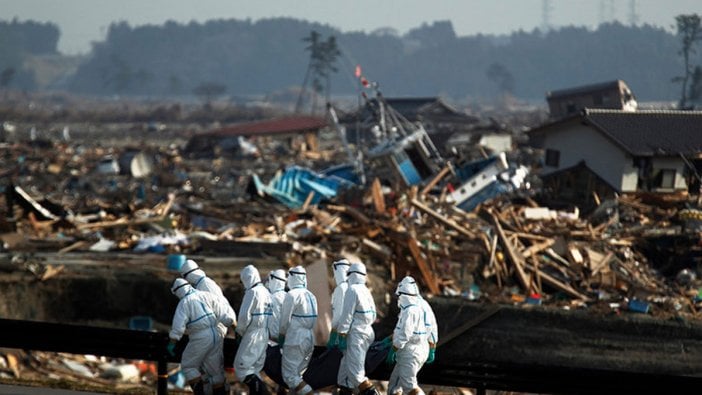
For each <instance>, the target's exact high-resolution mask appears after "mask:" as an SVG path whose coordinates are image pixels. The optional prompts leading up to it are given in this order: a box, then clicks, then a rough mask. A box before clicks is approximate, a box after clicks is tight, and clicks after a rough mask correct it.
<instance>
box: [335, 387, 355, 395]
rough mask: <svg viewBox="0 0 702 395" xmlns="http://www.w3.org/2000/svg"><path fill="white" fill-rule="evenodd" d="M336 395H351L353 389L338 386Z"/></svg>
mask: <svg viewBox="0 0 702 395" xmlns="http://www.w3.org/2000/svg"><path fill="white" fill-rule="evenodd" d="M338 395H353V389H351V388H349V387H344V386H341V385H340V386H339V393H338Z"/></svg>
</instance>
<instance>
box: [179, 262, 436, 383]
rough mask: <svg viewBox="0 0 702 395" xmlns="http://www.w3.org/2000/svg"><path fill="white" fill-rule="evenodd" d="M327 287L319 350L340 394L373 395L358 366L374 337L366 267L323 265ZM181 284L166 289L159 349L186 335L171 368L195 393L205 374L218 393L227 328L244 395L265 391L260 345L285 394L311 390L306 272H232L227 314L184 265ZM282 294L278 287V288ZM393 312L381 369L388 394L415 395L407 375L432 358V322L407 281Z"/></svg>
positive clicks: (211, 288)
mask: <svg viewBox="0 0 702 395" xmlns="http://www.w3.org/2000/svg"><path fill="white" fill-rule="evenodd" d="M332 269H333V273H334V279H335V282H336V287H335V288H334V291H333V293H332V322H331V332H330V335H329V341H328V342H327V347H328V348H329V349H333V348H338V349H339V350H340V351H341V352H342V353H343V357H342V358H341V363H340V366H339V371H338V375H337V380H336V382H337V386H338V389H339V394H340V395H351V394H353V392H354V391H355V390H357V391H358V393H359V395H376V394H378V390H377V389H376V388H375V386H374V385H373V383H372V382H371V381H370V380H369V379H368V377H367V376H366V372H365V360H366V354H367V352H368V349H369V348H370V346H371V344H372V343H373V342H374V340H375V333H374V331H373V327H372V325H373V323H374V322H375V320H376V316H377V313H376V306H375V302H374V300H373V296H372V294H371V292H370V290H369V289H368V287H367V286H366V278H367V273H366V267H365V265H364V264H363V263H351V262H349V261H348V260H346V259H341V260H338V261H335V262H334V263H333V264H332ZM179 271H180V275H181V277H179V278H177V279H176V280H175V281H174V282H173V285H172V288H171V291H172V292H173V294H174V295H176V296H177V297H178V298H179V299H180V301H179V303H178V306H177V308H176V312H175V314H174V316H173V324H172V328H171V331H170V332H169V337H170V342H169V344H168V348H167V349H168V352H169V353H171V354H172V355H175V345H176V342H177V341H178V340H180V339H181V337H182V336H183V335H184V334H187V335H188V336H189V341H188V344H187V346H186V348H185V349H184V350H183V353H182V357H181V369H182V371H183V374H184V375H185V379H186V380H187V382H188V384H189V385H190V387H191V388H192V390H193V392H194V394H195V395H201V394H205V385H204V381H205V380H204V377H208V381H209V383H210V384H211V388H212V394H213V395H220V394H224V393H225V391H226V389H225V384H226V383H225V381H226V377H225V370H224V354H223V344H224V338H225V336H226V335H227V332H228V330H229V329H230V328H231V329H232V331H233V332H234V334H235V337H236V340H237V342H238V349H237V353H236V356H235V358H234V370H235V374H236V378H237V380H239V381H240V382H242V383H244V384H246V385H247V386H248V388H249V391H250V393H251V395H259V394H268V389H267V386H266V385H265V383H264V381H263V379H262V378H261V371H262V370H263V368H264V363H265V360H266V351H267V348H268V346H269V345H272V346H275V345H278V346H280V350H281V372H282V377H283V381H284V382H285V384H286V386H287V387H288V389H289V391H290V392H291V393H294V394H299V395H309V394H312V393H313V391H314V390H313V388H312V387H311V386H310V385H309V384H307V383H306V382H305V381H304V379H303V373H304V372H305V370H306V369H307V367H308V365H309V363H310V360H311V358H312V353H313V351H314V344H315V339H314V327H315V323H316V321H317V314H318V311H317V299H316V298H315V296H314V294H313V293H312V292H310V291H309V290H308V289H307V273H306V271H305V268H304V267H302V266H296V267H293V268H291V269H289V270H288V271H287V273H286V272H285V271H284V270H280V269H279V270H274V271H272V272H270V273H269V274H268V278H267V282H266V284H264V283H263V281H262V280H261V276H260V274H259V272H258V270H257V269H256V268H255V267H254V266H253V265H248V266H246V267H244V268H243V269H242V270H241V273H240V277H241V282H242V285H243V287H244V297H243V300H242V302H241V306H240V308H239V314H238V321H237V315H236V313H235V312H234V310H233V309H232V307H231V305H230V304H229V302H228V301H227V299H226V298H225V297H224V295H223V293H222V290H221V288H220V287H219V286H218V285H217V284H216V283H215V282H214V281H213V280H212V279H211V278H209V277H207V275H206V274H205V272H204V271H203V270H202V269H201V268H200V267H199V266H198V264H197V263H196V262H195V261H193V260H190V259H188V260H186V261H185V263H183V264H182V266H181V267H180V269H179ZM286 288H287V290H286ZM395 294H396V295H397V296H398V307H399V308H400V314H399V318H398V321H397V325H396V327H395V330H394V331H393V334H392V335H391V336H388V337H387V338H386V339H384V340H383V343H385V345H386V346H388V348H389V350H388V354H387V357H386V362H387V363H390V364H394V365H395V366H394V368H393V371H392V374H391V377H390V381H389V384H388V394H399V393H404V394H408V395H418V394H423V392H422V390H421V389H420V388H419V385H418V383H417V373H418V372H419V369H420V368H421V367H422V366H423V365H424V364H425V363H431V362H433V360H434V352H435V351H434V350H435V345H436V342H437V340H438V336H437V324H436V318H435V317H434V313H433V312H432V310H431V307H430V306H429V304H428V303H427V302H426V301H425V300H424V299H423V298H422V297H421V295H420V294H419V291H418V287H417V284H416V282H415V281H414V279H413V278H412V277H409V276H408V277H405V278H404V279H403V280H402V281H401V282H400V283H399V284H398V286H397V290H396V292H395Z"/></svg>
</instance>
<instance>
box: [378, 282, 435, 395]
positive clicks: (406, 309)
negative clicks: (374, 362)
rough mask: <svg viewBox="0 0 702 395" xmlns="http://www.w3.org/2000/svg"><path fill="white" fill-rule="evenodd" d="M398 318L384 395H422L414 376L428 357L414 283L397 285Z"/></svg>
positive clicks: (425, 336) (393, 335) (427, 344)
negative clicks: (400, 394)
mask: <svg viewBox="0 0 702 395" xmlns="http://www.w3.org/2000/svg"><path fill="white" fill-rule="evenodd" d="M398 294H399V295H398V301H397V304H398V306H399V307H400V317H399V319H398V321H397V326H395V330H394V331H393V334H392V347H393V350H395V351H396V352H397V362H396V365H395V368H394V369H393V370H392V373H391V374H390V380H389V381H388V394H394V393H396V392H399V391H402V392H403V393H405V394H409V393H410V392H413V393H414V394H424V392H423V391H422V390H421V389H420V388H419V385H418V383H417V373H418V372H419V369H420V368H421V367H422V365H424V362H425V361H426V360H427V356H428V355H429V343H428V342H427V328H426V325H425V323H424V312H423V311H422V308H421V307H420V306H419V297H418V294H419V292H418V290H417V284H416V283H410V282H406V283H400V286H399V287H398Z"/></svg>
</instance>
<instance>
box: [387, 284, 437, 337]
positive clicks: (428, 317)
mask: <svg viewBox="0 0 702 395" xmlns="http://www.w3.org/2000/svg"><path fill="white" fill-rule="evenodd" d="M404 283H408V284H415V285H416V284H417V283H416V281H415V280H414V277H412V276H406V277H405V278H403V279H402V281H400V284H404ZM417 289H419V287H417ZM395 294H396V295H397V294H399V286H398V291H396V292H395ZM417 298H418V302H419V307H421V308H422V312H423V313H424V325H425V326H426V328H427V335H428V339H427V340H428V341H429V346H430V347H435V346H436V343H438V342H439V327H438V325H437V323H436V315H435V314H434V310H433V309H432V308H431V305H429V302H427V300H426V299H424V298H423V297H422V294H421V293H417Z"/></svg>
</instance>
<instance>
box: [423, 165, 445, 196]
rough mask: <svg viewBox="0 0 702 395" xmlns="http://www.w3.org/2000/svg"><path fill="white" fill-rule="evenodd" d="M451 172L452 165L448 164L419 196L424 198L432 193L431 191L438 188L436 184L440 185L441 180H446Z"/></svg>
mask: <svg viewBox="0 0 702 395" xmlns="http://www.w3.org/2000/svg"><path fill="white" fill-rule="evenodd" d="M450 171H451V163H448V164H446V166H444V168H443V169H441V171H440V172H439V174H437V175H436V176H435V177H434V178H433V179H432V180H431V181H429V183H428V184H427V185H426V186H425V187H424V188H423V189H422V191H421V192H420V193H419V195H420V196H424V195H426V194H427V193H429V191H431V189H432V188H434V186H436V184H438V183H439V181H441V179H442V178H444V177H445V176H446V174H448V173H449V172H450Z"/></svg>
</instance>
